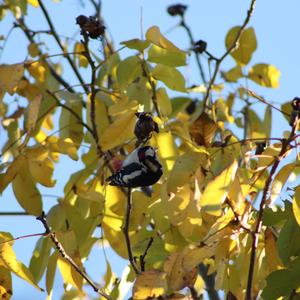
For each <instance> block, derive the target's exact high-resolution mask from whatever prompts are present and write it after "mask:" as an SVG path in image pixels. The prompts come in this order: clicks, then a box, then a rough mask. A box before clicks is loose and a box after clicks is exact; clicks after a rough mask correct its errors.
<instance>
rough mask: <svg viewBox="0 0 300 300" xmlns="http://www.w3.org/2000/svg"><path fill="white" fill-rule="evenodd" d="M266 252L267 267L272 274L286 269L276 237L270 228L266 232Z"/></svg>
mask: <svg viewBox="0 0 300 300" xmlns="http://www.w3.org/2000/svg"><path fill="white" fill-rule="evenodd" d="M265 251H266V261H267V266H268V269H269V272H270V273H271V272H273V271H276V270H280V269H282V268H283V267H284V266H283V264H282V262H281V260H280V258H279V255H278V250H277V243H276V237H275V236H274V233H273V232H272V230H271V229H269V228H267V229H266V231H265Z"/></svg>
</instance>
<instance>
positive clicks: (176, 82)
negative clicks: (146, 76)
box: [152, 64, 186, 92]
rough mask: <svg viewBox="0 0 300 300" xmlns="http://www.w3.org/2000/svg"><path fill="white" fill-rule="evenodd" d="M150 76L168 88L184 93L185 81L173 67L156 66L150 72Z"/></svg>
mask: <svg viewBox="0 0 300 300" xmlns="http://www.w3.org/2000/svg"><path fill="white" fill-rule="evenodd" d="M152 76H153V77H154V78H155V79H157V80H160V81H162V82H163V83H164V84H165V85H166V86H167V87H168V88H170V89H171V90H175V91H180V92H185V91H186V89H185V79H184V77H183V76H182V74H181V73H180V72H179V71H178V70H176V69H175V68H173V67H168V66H165V65H161V64H158V65H156V66H155V67H154V69H153V70H152Z"/></svg>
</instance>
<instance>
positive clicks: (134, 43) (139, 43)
mask: <svg viewBox="0 0 300 300" xmlns="http://www.w3.org/2000/svg"><path fill="white" fill-rule="evenodd" d="M121 44H122V45H125V46H126V47H127V48H129V49H136V50H138V51H139V52H143V51H144V50H145V49H146V48H148V47H149V45H150V42H149V41H145V40H139V39H132V40H128V41H124V42H121Z"/></svg>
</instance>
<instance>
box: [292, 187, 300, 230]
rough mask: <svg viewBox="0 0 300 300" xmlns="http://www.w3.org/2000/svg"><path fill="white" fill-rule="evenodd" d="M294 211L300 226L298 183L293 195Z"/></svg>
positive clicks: (299, 192) (299, 188) (299, 190)
mask: <svg viewBox="0 0 300 300" xmlns="http://www.w3.org/2000/svg"><path fill="white" fill-rule="evenodd" d="M293 213H294V216H295V219H296V221H297V223H298V225H299V226H300V185H298V186H297V187H296V189H295V194H294V197H293Z"/></svg>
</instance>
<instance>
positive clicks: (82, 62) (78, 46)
mask: <svg viewBox="0 0 300 300" xmlns="http://www.w3.org/2000/svg"><path fill="white" fill-rule="evenodd" d="M74 52H76V53H82V54H75V59H76V60H77V61H78V64H79V66H80V67H84V68H86V67H87V66H88V65H89V61H88V60H87V58H86V57H85V55H84V54H83V53H84V52H85V48H84V46H83V44H82V43H79V42H76V43H75V45H74Z"/></svg>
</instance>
